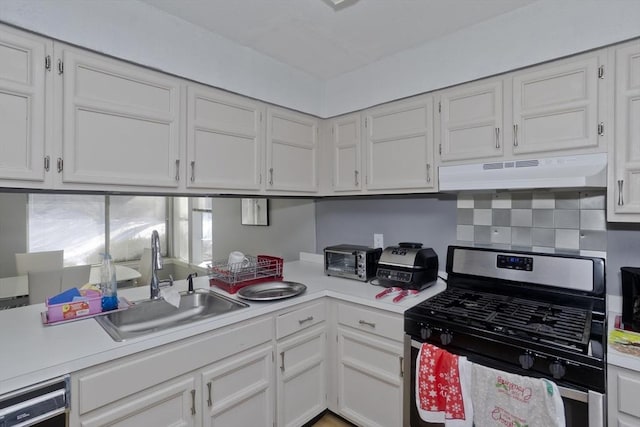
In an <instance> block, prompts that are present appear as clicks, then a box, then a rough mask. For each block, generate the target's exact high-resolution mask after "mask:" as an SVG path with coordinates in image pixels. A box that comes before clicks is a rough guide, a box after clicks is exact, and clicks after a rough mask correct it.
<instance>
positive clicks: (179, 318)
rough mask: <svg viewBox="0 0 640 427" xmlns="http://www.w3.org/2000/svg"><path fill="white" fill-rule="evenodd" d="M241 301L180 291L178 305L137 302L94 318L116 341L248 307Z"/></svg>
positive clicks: (145, 301)
mask: <svg viewBox="0 0 640 427" xmlns="http://www.w3.org/2000/svg"><path fill="white" fill-rule="evenodd" d="M248 306H249V305H248V304H245V303H244V302H242V301H236V300H234V299H231V298H228V297H225V296H223V295H219V294H216V293H215V292H212V291H209V290H206V289H198V290H197V291H195V292H193V293H187V292H181V293H180V307H179V308H176V307H174V306H173V305H171V304H169V303H168V302H166V301H165V300H164V299H162V298H160V299H156V300H143V301H139V302H136V303H135V304H134V305H132V306H131V307H129V308H128V309H127V310H124V311H118V312H114V313H109V314H105V315H104V316H99V317H97V318H96V320H97V322H98V324H100V326H102V327H103V328H104V330H105V331H107V333H108V334H109V335H110V336H111V338H113V339H114V340H115V341H124V340H125V339H127V338H132V337H137V336H140V335H145V334H149V333H152V332H157V331H162V330H165V329H170V328H173V327H176V326H179V325H184V324H188V323H191V322H195V321H198V320H203V319H208V318H210V317H214V316H219V315H221V314H225V313H229V312H232V311H235V310H239V309H241V308H245V307H248Z"/></svg>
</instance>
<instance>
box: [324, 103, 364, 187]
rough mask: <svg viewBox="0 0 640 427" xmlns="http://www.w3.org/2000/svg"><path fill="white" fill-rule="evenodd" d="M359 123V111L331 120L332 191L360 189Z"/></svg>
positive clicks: (360, 144)
mask: <svg viewBox="0 0 640 427" xmlns="http://www.w3.org/2000/svg"><path fill="white" fill-rule="evenodd" d="M360 125H361V120H360V113H354V114H349V115H348V116H343V117H339V118H337V119H333V120H332V123H331V137H332V139H333V190H334V191H355V190H360V189H362V176H363V174H362V166H361V165H362V155H361V146H362V141H361V138H360Z"/></svg>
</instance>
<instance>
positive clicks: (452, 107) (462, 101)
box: [438, 79, 503, 162]
mask: <svg viewBox="0 0 640 427" xmlns="http://www.w3.org/2000/svg"><path fill="white" fill-rule="evenodd" d="M438 115H439V117H440V120H439V130H440V132H439V136H440V140H439V143H440V145H439V152H440V160H441V161H443V162H447V161H452V160H466V159H477V158H484V157H495V156H501V155H502V153H503V143H502V133H503V128H502V80H501V79H500V80H498V81H494V82H491V83H480V84H478V83H474V84H472V85H465V86H463V87H460V88H456V89H453V90H448V91H446V92H443V93H442V94H441V95H440V102H439V104H438Z"/></svg>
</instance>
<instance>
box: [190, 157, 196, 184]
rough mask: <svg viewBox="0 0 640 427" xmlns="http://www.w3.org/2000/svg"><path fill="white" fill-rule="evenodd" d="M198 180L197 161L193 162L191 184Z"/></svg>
mask: <svg viewBox="0 0 640 427" xmlns="http://www.w3.org/2000/svg"><path fill="white" fill-rule="evenodd" d="M195 180H196V161H195V160H191V182H193V181H195Z"/></svg>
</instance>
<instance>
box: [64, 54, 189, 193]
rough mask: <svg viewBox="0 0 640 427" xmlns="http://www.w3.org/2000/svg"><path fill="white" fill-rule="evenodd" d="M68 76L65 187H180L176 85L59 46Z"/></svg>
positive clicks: (144, 71)
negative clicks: (109, 185)
mask: <svg viewBox="0 0 640 427" xmlns="http://www.w3.org/2000/svg"><path fill="white" fill-rule="evenodd" d="M56 51H57V52H58V53H57V55H56V56H58V57H59V58H60V59H61V60H62V66H63V67H64V72H63V75H62V76H63V79H62V80H63V91H64V94H63V115H64V118H63V130H62V133H63V145H62V154H63V155H62V158H61V161H64V163H63V164H60V167H59V169H62V182H63V183H89V184H119V185H138V186H155V187H177V186H178V184H179V181H178V180H179V178H180V173H179V167H180V164H179V161H180V157H179V139H180V138H179V135H180V133H179V132H180V129H179V106H180V86H179V81H178V80H177V79H174V78H172V77H169V76H166V75H162V74H160V73H156V72H153V71H151V70H148V69H144V68H141V67H137V66H134V65H130V64H127V63H124V62H121V61H116V60H113V59H109V58H106V57H104V56H100V55H97V54H93V53H90V52H85V51H82V50H79V49H74V48H71V47H69V46H64V45H56Z"/></svg>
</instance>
